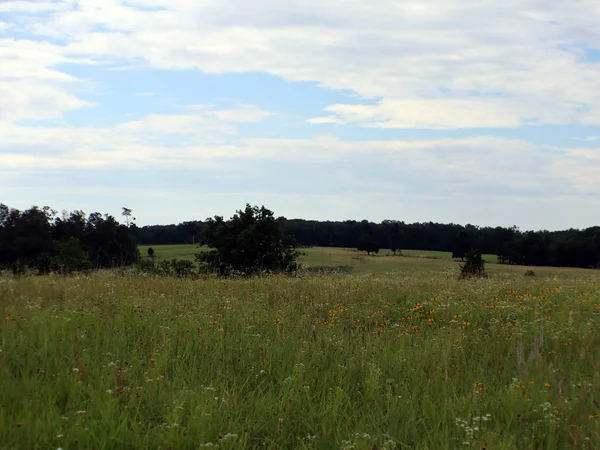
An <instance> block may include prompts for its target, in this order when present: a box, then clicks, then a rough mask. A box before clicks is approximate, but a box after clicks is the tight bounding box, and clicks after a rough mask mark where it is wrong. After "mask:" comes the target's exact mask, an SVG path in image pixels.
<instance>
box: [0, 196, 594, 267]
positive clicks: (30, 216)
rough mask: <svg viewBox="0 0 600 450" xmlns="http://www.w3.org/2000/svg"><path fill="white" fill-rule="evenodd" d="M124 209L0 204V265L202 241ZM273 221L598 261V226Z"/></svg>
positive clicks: (312, 239)
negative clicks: (140, 221)
mask: <svg viewBox="0 0 600 450" xmlns="http://www.w3.org/2000/svg"><path fill="white" fill-rule="evenodd" d="M123 216H124V219H125V222H126V224H125V225H124V224H121V223H119V221H117V220H116V219H115V218H114V217H113V216H110V215H102V214H100V213H92V214H89V215H86V214H85V213H84V212H82V211H73V212H66V211H65V212H62V213H60V214H59V213H57V212H56V211H54V210H52V209H51V208H48V207H44V208H38V207H32V208H30V209H28V210H24V211H19V210H17V209H13V208H9V207H8V206H6V205H3V204H0V269H6V268H12V269H13V271H15V272H19V271H22V270H24V268H25V267H27V268H30V269H35V270H37V271H38V272H40V273H47V272H51V271H52V272H56V271H62V272H66V273H69V272H72V271H81V270H89V269H95V268H110V267H118V266H124V265H130V264H133V263H136V262H138V261H139V258H140V255H139V252H138V244H140V245H163V244H203V243H204V242H205V241H204V237H203V231H204V229H205V223H204V222H201V221H193V222H183V223H180V224H178V225H152V226H144V227H137V226H136V225H135V221H134V219H133V218H132V217H131V210H129V209H127V208H123ZM277 222H278V223H279V225H280V226H281V228H282V229H283V231H284V233H285V234H288V235H290V236H292V237H294V238H295V240H296V243H297V244H298V246H301V247H312V246H323V247H344V248H356V249H364V250H369V247H376V248H377V249H379V248H381V249H392V250H393V251H396V250H402V249H404V250H436V251H447V252H452V254H453V256H454V257H456V258H462V257H463V256H464V255H465V254H466V253H467V252H468V251H469V250H470V249H473V250H477V251H480V252H482V253H487V254H493V255H497V256H498V262H499V263H501V264H519V265H526V266H562V267H582V268H598V267H600V227H592V228H588V229H585V230H578V229H569V230H564V231H552V232H550V231H521V230H519V229H518V228H516V227H511V228H503V227H495V228H494V227H477V226H474V225H466V226H462V225H457V224H439V223H433V222H427V223H412V224H407V223H404V222H399V221H394V220H385V221H383V222H382V223H372V222H369V221H367V220H363V221H354V220H348V221H345V222H329V221H327V222H319V221H313V220H302V219H286V218H284V217H280V218H278V219H277ZM365 243H369V246H365ZM370 251H375V249H374V248H371V249H370Z"/></svg>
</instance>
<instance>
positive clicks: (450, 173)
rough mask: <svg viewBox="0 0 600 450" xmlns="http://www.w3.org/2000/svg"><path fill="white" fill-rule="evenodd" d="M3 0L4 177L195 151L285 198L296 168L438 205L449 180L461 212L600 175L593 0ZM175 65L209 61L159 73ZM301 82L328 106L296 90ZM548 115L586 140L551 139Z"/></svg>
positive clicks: (208, 166) (202, 166) (581, 185)
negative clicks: (174, 77) (270, 79)
mask: <svg viewBox="0 0 600 450" xmlns="http://www.w3.org/2000/svg"><path fill="white" fill-rule="evenodd" d="M282 5H283V6H282ZM0 13H2V15H3V19H2V21H0V67H1V69H0V104H1V107H0V133H1V135H2V141H0V157H1V158H2V163H1V164H0V165H1V166H2V167H0V169H1V170H3V171H9V172H10V173H11V174H12V178H11V179H12V180H17V181H18V180H19V179H21V180H23V179H25V177H27V176H28V174H30V173H31V171H33V170H38V171H39V170H42V171H46V172H45V173H63V172H64V171H83V172H86V171H88V172H90V173H91V172H94V173H101V174H103V175H102V176H104V177H110V173H111V170H125V171H135V170H142V171H143V170H152V171H156V172H157V173H159V174H160V173H163V174H164V173H166V172H164V171H167V170H179V171H180V172H178V173H180V174H181V176H180V177H177V176H173V179H174V180H177V181H179V180H178V178H181V177H183V176H184V175H183V174H184V171H185V170H187V169H189V168H195V169H198V170H199V171H202V173H203V174H204V175H206V174H213V175H215V176H223V177H226V176H228V175H231V174H232V173H234V172H235V176H236V177H239V179H238V181H237V183H238V184H236V185H234V186H233V187H232V188H236V187H237V188H238V189H237V191H236V192H250V191H251V190H250V187H249V184H252V183H254V184H257V183H266V184H265V185H264V186H263V187H264V188H262V189H258V190H252V192H262V193H269V192H270V193H271V195H272V196H273V198H276V194H281V190H282V187H281V186H280V185H278V184H277V183H282V184H285V183H289V185H290V186H295V189H297V190H300V189H302V181H303V180H306V179H307V177H308V175H307V174H305V173H303V172H302V171H301V170H300V169H298V168H299V167H303V168H304V170H311V171H312V173H315V174H318V176H319V177H321V178H322V179H319V180H318V181H316V182H315V181H314V180H313V181H312V182H311V183H313V184H314V185H315V186H316V187H317V188H320V189H321V190H322V192H320V193H315V192H313V193H307V194H306V195H317V194H322V195H325V196H330V197H328V198H330V199H334V198H335V199H336V200H335V201H338V202H340V204H342V203H343V204H345V205H347V207H348V208H351V207H352V205H353V204H355V203H353V201H352V198H353V197H352V196H351V195H349V194H348V195H346V194H344V190H343V189H346V191H348V189H349V187H350V186H352V183H354V185H355V186H360V187H361V189H363V190H364V192H371V194H372V195H375V194H377V195H379V197H378V198H379V199H380V202H381V203H380V205H381V206H380V207H381V208H384V206H383V203H384V202H390V201H391V200H390V198H389V197H385V195H383V192H386V191H390V192H394V193H395V195H397V196H398V195H399V193H401V192H406V191H410V192H417V191H418V190H420V191H421V195H423V196H429V197H427V198H428V199H429V200H427V201H425V200H424V203H423V204H422V205H417V204H416V203H415V204H414V205H413V210H414V211H417V210H418V208H425V207H426V205H428V204H429V205H430V207H431V210H434V209H435V208H442V209H444V207H443V205H440V204H439V203H436V202H437V200H434V197H435V198H438V196H439V197H440V198H445V199H449V198H454V199H455V200H453V201H456V202H457V203H456V205H462V206H457V208H459V209H461V208H462V209H463V210H464V211H467V212H468V211H470V206H469V205H470V204H471V203H473V202H475V203H477V202H478V201H479V200H478V199H479V198H480V196H481V195H487V196H488V197H487V198H494V199H498V198H500V197H501V196H503V198H505V199H506V200H503V201H506V202H509V200H508V198H519V196H521V198H529V199H530V200H531V202H533V201H534V200H533V199H535V198H538V199H540V202H542V201H547V200H548V201H550V200H549V199H560V198H562V199H563V200H564V199H565V198H571V199H572V196H581V199H582V200H579V201H578V202H575V203H573V204H587V205H588V206H587V207H586V208H587V209H588V210H591V206H590V205H592V204H594V205H595V203H593V202H591V200H589V198H590V197H589V196H592V195H596V194H598V192H599V191H600V184H599V182H598V181H596V180H597V177H596V173H597V171H598V170H599V169H600V160H599V158H598V157H597V156H596V155H598V154H600V148H593V146H594V142H596V141H597V140H598V137H597V136H600V81H599V80H600V61H598V60H597V58H594V57H591V55H592V54H593V52H592V50H594V49H596V50H597V49H598V47H599V44H598V42H600V28H599V27H598V25H597V24H598V23H600V3H598V2H597V1H595V0H579V1H572V2H554V3H548V2H542V1H541V0H522V1H519V2H517V1H516V0H508V1H505V2H497V1H492V0H482V1H478V2H475V3H474V2H464V1H459V0H427V1H423V0H406V1H403V2H398V1H396V0H381V1H378V2H375V3H373V2H371V3H369V2H346V1H342V0H332V1H328V2H323V1H321V0H319V1H317V0H290V1H288V2H286V3H285V5H284V4H282V3H281V2H280V1H276V0H257V1H256V2H253V3H252V4H249V3H248V2H246V1H243V0H219V1H218V2H216V1H210V2H190V1H187V0H168V1H167V0H128V1H125V0H104V1H102V2H89V1H84V0H56V1H25V0H20V1H12V0H8V1H4V2H2V3H0ZM182 72H192V73H196V74H198V79H197V80H193V79H189V80H188V81H187V84H186V85H185V86H171V85H168V82H166V81H164V82H162V83H161V80H163V79H165V80H166V77H165V74H166V73H182ZM115 74H126V75H127V76H128V77H129V78H128V79H127V80H126V82H121V83H120V84H119V83H117V82H116V81H114V80H116V79H119V80H123V79H124V78H115ZM200 74H201V75H202V76H204V77H206V76H207V74H211V75H213V76H214V77H215V79H217V78H218V80H219V81H218V82H215V83H214V84H213V85H211V86H203V85H202V82H203V81H204V80H206V78H201V77H200ZM231 74H241V75H240V76H246V77H247V78H244V79H242V78H236V80H235V81H232V78H228V77H229V76H230V75H231ZM256 74H269V75H270V76H275V77H278V78H279V79H281V80H284V81H285V83H287V84H288V85H289V86H290V88H289V90H288V92H289V94H288V95H289V96H278V95H276V94H273V93H271V92H270V90H269V86H267V85H256V84H251V83H250V82H248V84H244V80H251V79H252V77H253V76H255V75H256ZM300 86H302V87H303V88H305V87H306V86H310V87H311V91H310V92H311V95H314V96H315V97H319V96H321V97H322V98H321V101H320V102H319V104H320V106H319V107H318V108H312V107H308V106H306V105H307V104H308V103H307V102H305V100H306V99H305V98H303V97H302V95H305V94H297V95H296V96H294V87H300ZM217 87H218V88H219V93H218V94H217V93H214V94H212V93H211V89H213V88H214V89H216V88H217ZM298 92H300V90H298ZM302 92H304V93H306V92H308V91H307V90H304V91H302ZM342 93H343V95H342ZM109 94H110V95H109ZM211 95H212V96H211ZM225 96H226V97H233V98H236V100H235V101H229V102H226V103H227V104H225V105H224V104H223V101H222V97H225ZM314 103H316V102H313V103H312V104H314ZM284 110H285V111H286V114H282V113H281V111H284ZM290 111H293V113H292V114H290V113H289V112H290ZM124 117H126V118H127V119H125V118H124ZM532 127H533V128H535V127H537V128H539V129H540V130H542V131H539V133H538V135H536V136H537V138H536V139H533V140H529V141H528V140H527V139H529V138H526V137H524V136H525V134H526V133H519V130H525V129H530V128H532ZM544 127H546V128H544ZM548 127H550V128H551V129H552V130H562V131H561V132H560V133H562V134H564V135H565V136H566V137H565V138H564V139H567V140H569V142H570V143H575V144H577V143H578V144H579V145H580V147H581V148H580V147H577V146H576V145H574V146H570V143H569V144H565V143H564V141H563V142H562V143H560V144H558V143H556V144H555V143H551V142H550V138H544V136H543V134H544V133H545V131H547V130H548ZM415 130H419V134H418V136H419V137H418V138H415V137H412V136H411V135H410V132H414V131H415ZM582 130H583V131H582ZM378 133H380V134H378ZM511 133H512V134H511ZM528 133H529V134H527V136H531V135H532V134H531V133H532V132H528ZM521 134H523V136H521ZM555 134H559V133H558V131H556V133H555ZM415 135H416V134H415ZM516 136H518V137H519V139H515V138H514V137H516ZM581 136H584V137H583V138H582V137H581ZM541 141H544V143H541ZM549 142H550V143H549ZM378 170H379V172H378ZM161 171H163V172H161ZM257 173H263V174H270V176H271V178H269V179H271V180H278V182H277V183H275V182H273V184H272V185H268V182H265V181H264V180H258V179H257V178H256V174H257ZM273 173H283V174H285V177H278V176H273V175H272V174H273ZM327 177H329V178H330V179H333V178H335V179H336V181H337V182H338V184H339V185H340V186H343V188H336V187H335V183H332V182H329V181H327V179H325V178H327ZM158 178H159V179H160V177H158ZM88 182H89V179H88ZM224 186H225V185H220V188H219V189H221V191H220V192H221V193H222V194H224V193H225V191H226V189H225V188H224ZM88 188H90V189H92V187H90V186H88ZM48 189H52V187H51V186H50V185H49V186H48ZM234 190H235V189H234ZM214 194H215V195H218V193H214ZM61 195H63V194H61ZM64 195H66V194H64ZM286 195H288V196H291V195H292V193H291V192H287V193H286ZM298 195H301V194H298ZM353 195H355V194H353ZM452 196H453V197H452ZM240 197H241V196H240ZM307 198H308V197H307ZM423 198H425V197H423ZM456 199H458V200H456ZM461 199H462V200H461ZM585 199H588V200H585ZM361 201H362V200H361ZM406 201H407V202H408V200H406ZM557 201H558V200H557ZM564 201H565V202H566V201H567V200H564ZM586 201H587V202H588V203H585V202H586ZM427 202H431V203H427ZM581 202H584V203H581ZM295 203H297V204H298V205H299V204H300V203H301V202H295ZM358 203H360V202H358V201H357V203H356V204H358ZM324 204H325V203H323V204H322V205H321V206H320V207H315V210H314V211H315V213H314V214H315V215H318V214H321V212H322V213H323V214H325V215H326V213H327V210H328V209H327V208H326V207H324V206H323V205H324ZM361 204H363V203H361ZM506 204H507V205H508V203H506ZM565 204H566V203H565ZM375 207H376V205H375V204H373V205H371V207H370V209H369V208H368V209H369V210H370V211H372V210H373V208H375ZM503 208H504V207H503ZM300 210H302V211H304V212H306V215H307V216H310V215H311V214H309V213H310V211H311V210H310V208H309V207H304V206H303V207H302V208H300V206H299V211H300ZM503 210H505V211H509V208H508V207H506V208H505V209H503ZM534 210H535V208H530V211H534ZM316 211H320V212H319V213H317V212H316ZM467 212H465V214H467ZM522 212H523V214H525V215H528V214H529V216H531V217H533V215H532V214H533V213H528V212H527V209H526V208H524V209H523V210H522ZM468 213H469V214H470V212H468ZM515 214H516V213H515ZM426 215H427V214H425V213H424V216H423V219H428V217H426ZM529 216H528V217H529ZM447 217H454V216H452V215H448V216H447ZM515 217H516V216H515ZM538 219H539V221H540V224H542V223H543V222H545V221H555V218H554V216H553V214H551V213H545V215H544V214H542V215H541V216H539V218H538ZM538 219H536V220H538ZM532 220H533V219H532ZM582 220H583V219H582ZM512 222H513V223H514V222H516V220H513V221H512Z"/></svg>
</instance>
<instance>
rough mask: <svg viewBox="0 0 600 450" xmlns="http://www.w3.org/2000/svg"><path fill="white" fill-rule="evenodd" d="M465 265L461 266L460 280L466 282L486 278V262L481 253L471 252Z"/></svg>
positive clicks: (467, 255)
mask: <svg viewBox="0 0 600 450" xmlns="http://www.w3.org/2000/svg"><path fill="white" fill-rule="evenodd" d="M465 259H466V260H465V262H464V264H461V266H460V279H462V280H464V279H467V278H473V277H477V278H485V277H487V273H486V271H485V261H484V260H483V256H482V254H481V252H480V251H476V250H473V249H471V250H469V251H468V252H467V254H466V258H465Z"/></svg>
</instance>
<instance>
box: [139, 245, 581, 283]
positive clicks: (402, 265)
mask: <svg viewBox="0 0 600 450" xmlns="http://www.w3.org/2000/svg"><path fill="white" fill-rule="evenodd" d="M148 247H149V246H140V253H141V254H142V256H144V257H145V258H148V256H147V254H148V253H147V252H148ZM152 248H153V249H154V251H155V258H156V259H157V260H161V259H173V258H177V259H185V260H188V261H194V255H195V254H196V253H198V251H201V249H200V248H199V247H198V246H197V245H155V246H152ZM299 251H300V252H301V254H302V255H301V256H300V258H299V262H300V263H302V264H304V265H306V266H310V267H320V266H326V267H340V266H344V267H351V268H352V272H353V273H362V274H365V273H385V272H390V271H402V272H405V273H406V272H411V273H423V272H433V273H441V272H447V271H452V270H457V268H458V264H459V263H458V262H456V261H452V258H451V256H452V255H451V254H450V253H448V252H434V251H427V250H404V251H403V254H404V256H392V253H391V251H390V250H381V251H380V252H379V255H374V256H367V254H366V253H365V252H358V251H356V249H346V248H335V247H311V248H301V249H299ZM484 260H485V261H486V262H487V268H488V270H489V272H490V273H492V274H494V273H513V274H515V275H516V274H520V275H523V274H524V273H525V271H526V270H527V269H530V267H522V266H507V265H502V264H497V263H496V261H497V258H496V257H495V256H494V255H484ZM534 269H535V271H536V273H537V274H538V275H542V276H547V277H553V276H559V277H562V276H564V275H565V274H569V273H573V272H574V271H575V272H577V269H563V268H552V267H547V268H546V267H536V268H534Z"/></svg>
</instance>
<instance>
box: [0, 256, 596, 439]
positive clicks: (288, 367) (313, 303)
mask: <svg viewBox="0 0 600 450" xmlns="http://www.w3.org/2000/svg"><path fill="white" fill-rule="evenodd" d="M332 258H333V256H332ZM381 259H383V258H381ZM397 259H399V260H400V259H406V260H413V259H412V258H397ZM414 260H418V261H420V259H417V258H414ZM425 261H428V260H425ZM432 261H434V264H438V265H440V266H433V267H429V268H428V270H421V271H419V267H417V268H415V266H412V267H411V268H410V270H408V269H407V270H403V269H402V267H400V268H399V270H397V271H395V272H387V273H384V272H379V271H374V272H371V273H368V272H360V271H358V272H356V273H353V274H350V275H339V276H313V277H304V278H302V277H299V278H285V277H272V278H262V279H252V280H225V281H223V280H216V279H207V280H189V279H173V278H152V277H138V276H135V275H133V274H125V275H124V276H119V275H118V274H116V273H110V272H99V273H95V274H93V275H91V276H89V277H83V276H82V277H71V278H68V277H67V278H60V277H53V276H47V277H23V278H21V279H13V278H9V277H4V278H2V277H0V309H1V314H2V316H1V319H2V320H1V325H0V379H1V380H2V383H1V387H0V443H1V447H2V448H44V449H45V448H59V447H62V448H65V449H71V448H96V449H100V448H173V449H188V448H190V449H192V448H193V449H198V448H209V447H213V448H214V447H216V446H218V447H219V448H224V449H227V448H229V449H238V448H242V449H243V448H248V449H250V448H257V447H266V448H301V449H302V448H306V449H312V448H315V449H329V448H336V449H339V448H345V449H350V448H355V449H373V448H377V449H384V448H386V449H391V448H409V449H425V448H428V449H455V448H466V447H470V448H483V447H485V448H488V449H527V448H540V449H542V448H544V449H567V448H584V449H593V448H598V447H599V446H600V405H599V402H600V333H599V332H598V331H599V329H600V317H599V314H600V278H599V276H598V273H597V272H596V271H586V270H562V269H553V270H554V271H555V272H553V273H552V275H551V276H550V277H548V276H539V275H538V276H537V277H533V278H526V277H523V275H522V272H520V271H516V270H514V271H512V272H511V271H504V272H502V271H498V272H494V273H492V275H491V276H490V278H488V279H484V280H474V281H467V282H459V281H457V280H456V266H455V265H454V266H448V264H451V263H450V262H444V261H441V260H432ZM442 263H443V264H446V265H447V266H445V267H444V268H442V266H441V264H442ZM360 264H372V267H376V264H378V263H377V262H370V261H369V262H367V263H360ZM382 264H383V263H382ZM423 267H425V266H420V268H423ZM449 267H450V268H449ZM452 268H454V269H452Z"/></svg>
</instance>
